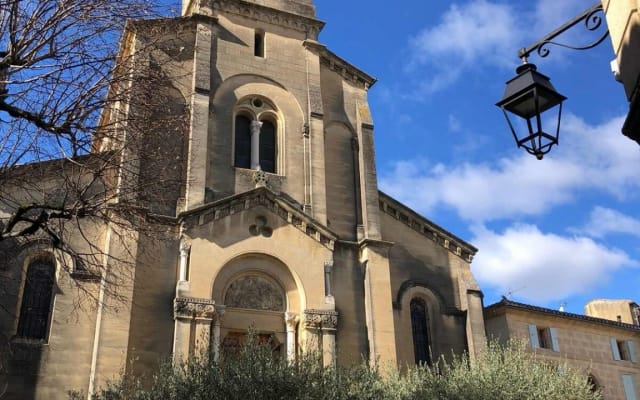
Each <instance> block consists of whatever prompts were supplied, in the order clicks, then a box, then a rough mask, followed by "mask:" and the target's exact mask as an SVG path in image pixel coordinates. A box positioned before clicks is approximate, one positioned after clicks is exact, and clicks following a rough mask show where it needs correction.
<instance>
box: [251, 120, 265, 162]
mask: <svg viewBox="0 0 640 400" xmlns="http://www.w3.org/2000/svg"><path fill="white" fill-rule="evenodd" d="M261 129H262V122H260V121H255V120H254V121H251V169H260V130H261Z"/></svg>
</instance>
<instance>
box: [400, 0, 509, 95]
mask: <svg viewBox="0 0 640 400" xmlns="http://www.w3.org/2000/svg"><path fill="white" fill-rule="evenodd" d="M516 22H517V20H516V18H515V16H514V13H513V11H512V9H511V7H510V6H509V5H507V4H497V3H492V2H489V1H486V0H474V1H471V2H468V3H466V4H463V5H458V4H453V5H451V6H450V7H449V9H448V10H447V12H445V14H444V15H443V16H442V18H441V20H440V23H439V24H438V25H436V26H433V27H429V28H426V29H424V30H423V31H422V32H420V33H419V34H418V35H416V36H415V37H414V38H412V40H411V42H410V48H411V60H410V63H409V69H410V70H411V69H416V68H418V67H422V66H425V65H428V66H430V67H432V68H433V69H434V70H435V71H436V72H435V73H434V74H431V79H429V80H426V81H423V83H422V88H421V89H422V90H423V91H426V92H435V91H437V90H441V89H443V88H444V87H446V86H448V85H449V84H451V83H452V82H454V81H456V80H457V79H458V77H459V76H460V74H461V73H462V72H463V71H464V70H465V69H466V68H468V67H470V66H472V65H478V64H480V63H489V64H491V65H505V66H509V67H512V66H513V64H514V57H515V51H516V50H514V49H517V48H518V42H519V40H520V38H521V34H520V32H521V31H520V29H519V28H518V25H517V23H516Z"/></svg>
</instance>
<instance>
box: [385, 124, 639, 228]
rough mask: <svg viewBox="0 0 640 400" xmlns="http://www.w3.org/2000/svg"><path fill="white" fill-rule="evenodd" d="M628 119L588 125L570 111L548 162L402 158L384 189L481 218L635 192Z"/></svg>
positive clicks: (515, 157) (423, 206)
mask: <svg viewBox="0 0 640 400" xmlns="http://www.w3.org/2000/svg"><path fill="white" fill-rule="evenodd" d="M622 121H623V118H622V117H620V118H614V119H612V120H610V121H608V122H606V123H604V124H602V125H599V126H589V125H587V124H586V123H584V121H582V120H581V119H579V118H577V117H575V116H572V115H567V116H566V117H565V120H564V122H563V128H562V129H563V132H564V133H563V135H562V137H561V143H562V144H561V145H560V146H558V147H556V148H554V150H553V152H552V153H550V154H549V155H547V156H546V157H545V159H544V160H543V161H538V160H536V159H535V158H534V157H533V156H530V155H528V154H526V153H525V152H523V151H516V150H514V151H513V154H512V155H511V156H510V157H508V158H502V159H499V160H497V161H495V162H493V163H486V162H485V163H465V164H461V165H444V164H437V165H431V164H429V163H428V162H426V161H424V160H404V161H400V162H397V163H395V164H394V165H393V166H392V168H391V169H389V170H386V171H382V172H381V173H380V177H381V178H380V187H381V188H382V190H384V191H385V192H387V193H389V194H390V195H392V196H394V197H396V198H398V200H400V201H403V202H405V203H407V204H408V205H410V206H411V207H414V208H415V209H417V210H418V211H420V212H423V213H425V214H430V213H431V212H432V211H433V209H434V208H436V207H443V208H449V209H453V210H455V211H456V212H457V214H458V215H459V216H460V217H462V218H464V219H466V220H470V221H475V222H484V221H491V220H495V219H504V218H513V217H521V216H531V215H541V214H543V213H545V212H547V211H549V210H550V209H551V208H553V207H554V206H558V205H561V204H567V203H570V202H572V201H573V200H574V199H575V198H576V196H577V195H578V194H579V193H580V192H581V191H584V190H597V191H600V192H607V193H610V194H612V195H615V196H617V197H618V198H621V199H623V198H627V197H637V196H638V195H639V194H640V191H639V190H638V189H640V169H638V168H637V166H638V165H640V151H639V149H638V147H637V146H636V145H635V144H634V143H632V142H630V141H629V140H628V139H626V138H624V137H623V136H622V135H621V134H620V127H621V126H622Z"/></svg>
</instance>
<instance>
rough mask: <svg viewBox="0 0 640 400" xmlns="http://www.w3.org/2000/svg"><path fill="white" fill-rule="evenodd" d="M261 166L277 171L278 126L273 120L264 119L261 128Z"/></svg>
mask: <svg viewBox="0 0 640 400" xmlns="http://www.w3.org/2000/svg"><path fill="white" fill-rule="evenodd" d="M260 168H261V169H262V170H263V171H265V172H272V173H275V172H276V127H275V125H274V124H273V123H272V122H271V121H262V128H261V129H260Z"/></svg>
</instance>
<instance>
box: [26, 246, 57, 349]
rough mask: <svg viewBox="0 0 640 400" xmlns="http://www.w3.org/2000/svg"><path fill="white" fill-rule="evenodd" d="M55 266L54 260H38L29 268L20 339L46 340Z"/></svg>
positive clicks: (48, 258)
mask: <svg viewBox="0 0 640 400" xmlns="http://www.w3.org/2000/svg"><path fill="white" fill-rule="evenodd" d="M54 271H55V264H54V261H53V259H52V258H50V257H47V258H38V259H36V260H34V261H32V262H31V263H30V264H29V267H28V268H27V277H26V280H25V284H24V291H23V293H22V306H21V308H20V320H19V321H18V333H17V336H18V337H22V338H26V339H36V340H44V339H46V337H47V327H48V325H49V315H50V313H51V305H52V294H53V284H54V281H55V279H54Z"/></svg>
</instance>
